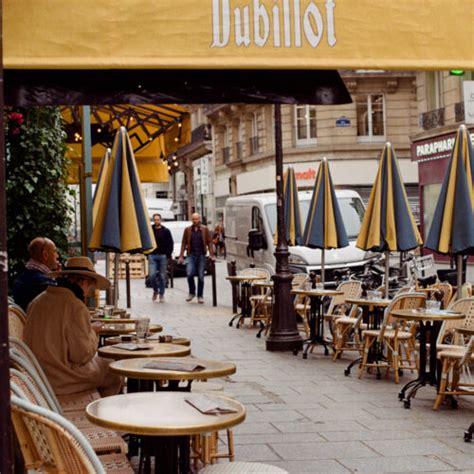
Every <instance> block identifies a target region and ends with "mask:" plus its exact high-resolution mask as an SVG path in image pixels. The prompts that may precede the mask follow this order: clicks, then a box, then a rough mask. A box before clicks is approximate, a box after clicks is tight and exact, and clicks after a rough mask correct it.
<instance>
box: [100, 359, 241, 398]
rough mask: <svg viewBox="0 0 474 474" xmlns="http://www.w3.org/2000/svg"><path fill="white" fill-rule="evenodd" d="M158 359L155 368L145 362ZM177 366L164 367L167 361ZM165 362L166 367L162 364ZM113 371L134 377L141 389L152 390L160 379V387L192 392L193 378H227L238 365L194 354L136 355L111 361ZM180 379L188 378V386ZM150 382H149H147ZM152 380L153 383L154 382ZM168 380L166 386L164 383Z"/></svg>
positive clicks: (185, 379) (158, 386)
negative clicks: (183, 384)
mask: <svg viewBox="0 0 474 474" xmlns="http://www.w3.org/2000/svg"><path fill="white" fill-rule="evenodd" d="M153 362H156V365H157V367H156V368H148V367H145V366H146V365H148V364H150V363H153ZM169 363H171V364H173V365H176V367H175V368H173V369H172V370H169V369H168V368H165V366H166V364H169ZM160 365H163V368H160V367H159V366H160ZM179 365H183V366H189V365H196V366H200V367H202V369H199V370H194V371H190V370H189V368H188V369H187V370H184V367H183V370H180V367H179ZM109 369H110V370H111V372H115V373H117V374H119V375H122V376H124V377H127V378H128V380H130V379H133V380H137V381H138V382H142V381H144V382H145V383H139V384H138V385H139V390H140V391H145V390H146V391H150V390H151V389H153V385H154V383H153V382H161V384H157V389H158V390H173V391H177V390H180V391H187V392H189V391H191V384H192V382H193V381H194V380H207V379H211V378H217V377H225V376H227V375H232V374H235V372H236V370H237V369H236V366H235V364H233V363H231V362H226V361H217V360H206V359H195V358H193V357H166V358H159V359H158V358H146V359H143V358H137V359H124V360H118V361H115V362H112V363H111V364H110V365H109ZM180 381H186V382H187V383H186V385H185V386H180V385H179V383H180ZM147 382H148V383H147ZM149 382H152V383H151V384H150V383H149ZM163 382H167V385H166V386H165V385H163Z"/></svg>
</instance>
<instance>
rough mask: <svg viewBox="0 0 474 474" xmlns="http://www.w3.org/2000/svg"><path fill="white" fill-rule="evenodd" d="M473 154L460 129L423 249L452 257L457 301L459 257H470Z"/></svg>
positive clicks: (473, 245)
mask: <svg viewBox="0 0 474 474" xmlns="http://www.w3.org/2000/svg"><path fill="white" fill-rule="evenodd" d="M473 170H474V154H473V151H472V144H471V140H470V137H469V133H468V131H467V129H466V126H465V125H461V126H460V127H459V129H458V132H457V135H456V141H455V143H454V147H453V151H452V154H451V158H450V160H449V165H448V170H447V173H446V175H445V177H444V181H443V185H442V187H441V192H440V195H439V198H438V203H437V204H436V209H435V212H434V215H433V221H432V223H431V227H430V231H429V233H428V239H427V240H426V244H425V246H426V248H428V249H431V250H434V251H435V252H438V253H441V254H447V255H456V267H457V285H458V298H459V297H460V295H461V286H462V283H463V282H462V256H463V255H472V254H474V215H473V210H474V192H473V174H472V173H473Z"/></svg>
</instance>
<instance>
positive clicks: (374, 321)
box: [344, 298, 390, 379]
mask: <svg viewBox="0 0 474 474" xmlns="http://www.w3.org/2000/svg"><path fill="white" fill-rule="evenodd" d="M346 303H349V304H352V305H356V306H359V307H361V308H362V321H363V322H364V323H365V324H367V329H379V328H380V323H381V322H382V319H383V313H384V310H385V308H386V307H387V306H388V305H389V304H390V300H388V299H385V298H381V299H375V300H374V299H370V300H369V299H367V298H347V299H346ZM382 358H383V347H382V344H380V343H378V342H375V343H374V344H372V347H371V348H370V350H369V357H368V361H369V362H371V363H374V362H376V361H378V360H382ZM361 362H362V357H358V358H357V359H355V360H353V361H352V362H351V363H350V364H349V365H348V366H347V367H346V368H345V369H344V375H345V376H349V375H350V373H351V370H352V368H353V367H355V366H356V365H360V363H361ZM376 377H377V379H381V378H382V376H381V374H380V369H378V368H377V375H376Z"/></svg>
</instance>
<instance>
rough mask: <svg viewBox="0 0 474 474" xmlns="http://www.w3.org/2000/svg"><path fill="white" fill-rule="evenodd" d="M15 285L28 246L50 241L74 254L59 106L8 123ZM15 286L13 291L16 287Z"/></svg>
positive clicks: (9, 114) (21, 112)
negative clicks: (42, 239) (45, 239)
mask: <svg viewBox="0 0 474 474" xmlns="http://www.w3.org/2000/svg"><path fill="white" fill-rule="evenodd" d="M5 124H6V126H5V147H6V150H5V157H6V177H7V182H6V192H7V237H8V258H9V281H10V285H11V283H12V282H13V280H14V278H15V277H16V275H17V274H18V273H19V272H20V271H22V269H23V268H24V264H25V262H26V261H27V260H28V250H27V248H28V243H29V242H30V241H31V240H32V239H33V238H35V237H38V236H41V237H48V238H50V239H51V240H52V241H53V242H55V244H56V246H57V248H58V251H59V253H60V255H61V254H65V253H67V252H68V235H69V232H70V227H71V222H72V220H71V206H70V204H69V201H68V195H69V194H71V192H72V191H70V189H69V188H68V185H67V171H68V164H69V160H68V159H67V158H66V156H65V153H66V133H65V132H64V130H63V126H62V118H61V114H60V112H59V108H57V107H34V108H19V107H16V108H14V109H8V110H7V111H6V120H5ZM10 287H11V286H10Z"/></svg>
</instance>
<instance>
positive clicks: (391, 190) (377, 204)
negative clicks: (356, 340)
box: [356, 142, 423, 297]
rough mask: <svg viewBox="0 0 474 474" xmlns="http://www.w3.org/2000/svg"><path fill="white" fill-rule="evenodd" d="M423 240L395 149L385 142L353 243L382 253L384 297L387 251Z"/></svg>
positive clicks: (387, 273) (410, 247) (386, 278)
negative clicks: (357, 234)
mask: <svg viewBox="0 0 474 474" xmlns="http://www.w3.org/2000/svg"><path fill="white" fill-rule="evenodd" d="M422 243H423V242H422V240H421V236H420V233H419V232H418V228H417V226H416V224H415V219H414V218H413V214H412V212H411V209H410V205H409V203H408V198H407V195H406V191H405V186H404V185H403V181H402V177H401V174H400V168H399V166H398V161H397V157H396V154H395V150H394V148H393V147H392V145H391V143H388V142H387V143H386V144H385V147H384V149H383V151H382V155H381V157H380V162H379V169H378V171H377V177H376V178H375V183H374V187H373V188H372V191H371V193H370V199H369V204H368V206H367V210H366V211H365V214H364V219H363V221H362V226H361V229H360V233H359V237H358V239H357V242H356V246H357V247H359V248H360V249H362V250H372V251H375V252H385V296H386V297H387V296H388V275H389V257H390V252H397V251H398V252H406V251H408V250H412V249H414V248H416V247H418V246H419V245H421V244H422Z"/></svg>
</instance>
